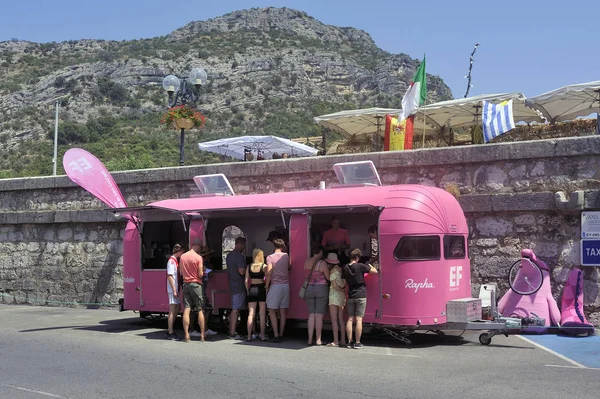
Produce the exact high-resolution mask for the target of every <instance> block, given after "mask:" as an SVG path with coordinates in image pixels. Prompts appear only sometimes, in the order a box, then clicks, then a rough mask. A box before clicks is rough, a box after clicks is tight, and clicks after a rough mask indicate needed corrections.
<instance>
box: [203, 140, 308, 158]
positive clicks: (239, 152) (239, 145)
mask: <svg viewBox="0 0 600 399" xmlns="http://www.w3.org/2000/svg"><path fill="white" fill-rule="evenodd" d="M198 148H199V149H200V150H202V151H209V152H214V153H217V154H221V155H227V156H230V157H233V158H237V159H241V160H246V159H247V154H248V153H249V152H250V153H251V152H253V151H254V152H256V153H257V154H258V153H260V154H261V155H262V156H263V157H265V158H272V157H273V154H275V153H277V154H279V155H281V154H283V153H287V154H288V155H290V156H294V157H306V156H312V155H317V153H318V152H319V150H318V149H316V148H312V147H309V146H307V145H305V144H302V143H297V142H294V141H292V140H288V139H284V138H281V137H276V136H241V137H232V138H227V139H219V140H213V141H206V142H204V143H198Z"/></svg>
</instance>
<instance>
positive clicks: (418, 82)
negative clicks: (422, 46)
mask: <svg viewBox="0 0 600 399" xmlns="http://www.w3.org/2000/svg"><path fill="white" fill-rule="evenodd" d="M426 97H427V77H426V76H425V57H423V62H421V65H419V68H418V69H417V73H416V74H415V78H414V79H413V81H412V82H411V84H410V86H409V88H408V90H407V91H406V94H404V97H402V111H400V115H399V118H398V119H399V120H400V121H404V120H405V119H406V118H408V117H409V116H411V115H413V114H414V113H415V112H416V111H417V108H419V107H420V106H421V105H423V104H425V98H426Z"/></svg>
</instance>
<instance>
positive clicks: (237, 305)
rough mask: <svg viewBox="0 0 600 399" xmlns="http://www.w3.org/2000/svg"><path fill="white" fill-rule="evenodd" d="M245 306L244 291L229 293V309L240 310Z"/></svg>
mask: <svg viewBox="0 0 600 399" xmlns="http://www.w3.org/2000/svg"><path fill="white" fill-rule="evenodd" d="M245 307H246V292H240V293H239V294H231V309H233V310H240V309H244V308H245Z"/></svg>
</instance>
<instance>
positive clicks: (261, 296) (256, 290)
mask: <svg viewBox="0 0 600 399" xmlns="http://www.w3.org/2000/svg"><path fill="white" fill-rule="evenodd" d="M266 300H267V290H266V288H265V285H264V284H252V285H251V286H250V289H249V290H248V303H250V302H265V301H266Z"/></svg>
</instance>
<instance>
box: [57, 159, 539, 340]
mask: <svg viewBox="0 0 600 399" xmlns="http://www.w3.org/2000/svg"><path fill="white" fill-rule="evenodd" d="M90 160H93V161H94V162H90ZM96 161H97V162H96ZM63 162H64V163H65V165H68V166H72V170H70V171H69V173H68V175H69V177H70V178H71V180H73V181H74V182H75V183H77V184H78V185H80V186H81V187H82V188H84V189H86V190H88V191H89V192H90V193H92V194H93V195H95V196H96V197H97V198H98V199H100V200H102V201H104V202H105V203H106V204H107V205H108V206H110V207H111V209H110V210H111V211H112V212H114V213H115V214H117V215H122V216H124V217H125V218H126V219H127V225H126V227H125V232H124V237H123V283H124V284H123V299H121V300H120V301H119V303H120V305H121V310H126V309H127V310H136V311H139V312H140V316H141V317H147V316H151V315H153V314H162V315H164V314H166V313H167V312H168V311H169V305H168V296H167V290H166V279H167V274H166V264H167V260H168V258H169V257H170V255H171V249H172V248H173V246H174V245H175V244H183V245H186V244H189V243H190V242H194V241H196V240H199V241H201V242H202V243H203V244H204V245H205V246H208V247H209V248H212V249H213V251H207V255H208V254H211V253H213V254H214V255H215V256H214V257H212V258H210V259H209V258H207V257H205V266H206V268H207V269H210V270H211V271H212V272H211V273H210V274H209V275H208V279H207V282H206V286H205V292H206V293H207V297H208V299H209V301H210V303H211V304H212V308H211V307H209V308H208V310H212V311H213V312H212V314H213V315H215V314H218V315H219V316H220V317H219V318H220V320H221V321H222V322H225V321H226V320H227V319H228V317H227V316H228V314H229V312H230V309H231V303H230V293H229V289H228V281H227V271H226V270H225V269H226V265H225V264H224V262H223V260H224V258H225V255H226V253H227V252H228V251H230V250H231V249H232V248H231V247H232V246H231V241H233V239H235V238H236V237H238V236H244V237H245V238H246V242H247V246H246V250H247V253H252V250H253V249H254V248H261V249H262V250H263V251H264V252H265V253H266V254H269V253H271V252H272V251H273V247H272V244H271V243H270V242H269V241H268V239H267V240H266V241H265V237H267V233H270V232H271V231H273V230H275V231H279V232H280V233H282V234H283V237H284V238H285V240H287V242H289V248H288V252H289V254H290V258H291V267H290V292H291V295H290V308H289V309H288V312H287V313H288V318H289V319H292V320H294V319H295V320H296V321H300V322H303V321H305V320H306V318H307V316H308V314H307V308H306V304H305V303H304V301H303V300H302V299H300V298H299V297H298V295H297V293H298V292H299V290H300V287H301V286H302V283H303V281H304V270H303V265H304V263H305V262H306V260H307V259H308V257H309V254H310V252H311V246H312V245H318V244H313V243H319V242H320V241H321V238H322V236H323V234H324V232H325V231H327V230H328V229H329V227H330V221H331V219H332V218H333V217H334V216H335V217H336V218H337V219H338V220H340V222H341V227H343V228H345V229H346V230H347V231H348V235H349V239H350V244H351V247H352V248H362V249H366V248H367V246H368V245H367V243H368V242H369V240H370V237H369V235H368V234H367V231H368V229H369V227H370V226H373V225H376V226H378V234H379V236H378V239H379V274H377V275H370V276H368V277H367V278H366V280H365V282H366V288H367V308H366V313H365V318H364V320H363V321H364V323H366V326H367V328H368V327H379V328H382V329H383V331H384V332H386V333H388V334H390V335H392V336H393V337H395V338H397V339H399V340H400V341H402V342H404V343H406V344H410V342H411V341H410V340H409V339H408V338H406V337H407V336H408V335H409V334H410V333H411V332H413V331H415V330H432V331H435V332H437V333H441V332H442V330H467V329H468V330H488V332H487V333H482V334H481V335H480V336H479V342H480V343H481V344H483V345H489V344H490V343H491V340H492V337H493V336H495V335H497V334H499V333H502V334H506V335H508V334H511V333H514V332H518V331H519V330H520V329H521V328H523V326H526V325H529V324H534V325H538V326H539V325H540V323H541V322H542V320H540V319H539V318H531V317H530V318H528V319H527V320H526V319H525V318H512V317H500V316H499V315H498V314H497V312H496V311H495V306H494V305H495V298H494V297H493V298H492V301H491V303H492V315H493V318H492V320H491V321H484V320H482V311H481V303H482V302H481V299H476V298H472V297H471V278H470V276H471V267H470V260H469V257H468V251H467V250H468V247H467V238H468V233H469V231H468V227H467V223H466V220H465V216H464V214H463V211H462V209H461V208H460V205H459V203H458V201H457V200H456V199H455V198H454V197H453V196H452V195H451V194H449V193H448V192H446V191H444V190H441V189H439V188H435V187H426V186H420V185H393V186H381V180H380V179H379V175H378V173H377V170H376V169H375V166H374V165H373V162H371V161H362V162H347V163H339V164H335V165H334V167H333V168H334V171H335V174H336V176H337V178H338V180H339V182H340V184H339V185H338V186H337V187H336V188H330V189H327V190H326V189H325V188H324V183H323V182H321V185H320V188H321V189H319V190H309V191H296V192H283V193H269V194H253V195H243V196H235V195H234V193H233V189H232V188H231V185H230V184H229V181H228V180H227V178H226V177H225V176H224V175H222V174H216V175H203V176H196V177H194V182H195V183H196V185H197V186H198V188H199V189H200V192H201V194H200V195H193V196H192V197H191V198H187V199H170V200H164V201H158V202H154V203H151V204H149V205H147V206H139V207H123V205H125V201H124V198H123V196H122V194H121V192H120V190H119V188H118V187H117V186H116V184H115V183H114V180H112V177H111V176H110V173H108V171H106V168H104V165H102V163H101V162H100V161H99V160H97V159H96V158H95V157H94V156H93V155H92V154H89V153H88V152H86V151H84V150H81V149H77V151H71V152H69V154H68V155H67V154H66V155H65V158H64V159H63ZM65 168H66V167H65ZM97 172H98V173H97ZM107 193H108V194H107ZM119 206H120V207H119ZM269 236H270V234H269ZM367 258H368V257H367ZM246 260H247V262H248V263H250V262H251V259H250V258H249V257H247V258H246ZM505 305H506V304H505V303H503V304H502V307H503V309H504V310H506V308H505ZM542 324H543V323H542ZM224 327H225V326H224Z"/></svg>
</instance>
